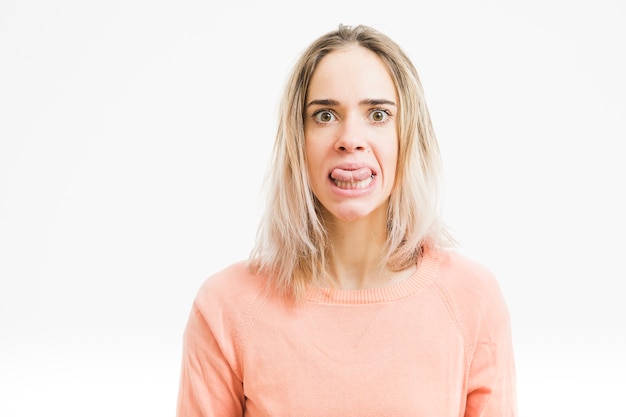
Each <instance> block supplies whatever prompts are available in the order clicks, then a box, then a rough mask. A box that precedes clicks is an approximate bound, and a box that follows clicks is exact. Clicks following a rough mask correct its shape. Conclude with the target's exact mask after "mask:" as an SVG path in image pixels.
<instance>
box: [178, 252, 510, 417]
mask: <svg viewBox="0 0 626 417" xmlns="http://www.w3.org/2000/svg"><path fill="white" fill-rule="evenodd" d="M267 288H268V285H267V278H266V277H264V276H258V275H253V274H251V273H250V272H249V271H248V270H247V268H246V266H245V263H244V262H240V263H236V264H234V265H231V266H229V267H227V268H226V269H225V270H223V271H221V272H218V273H216V274H214V275H213V276H211V277H210V278H208V279H207V280H206V281H205V282H204V283H203V285H202V286H201V288H200V290H199V291H198V294H197V296H196V299H195V301H194V303H193V307H192V311H191V314H190V317H189V321H188V323H187V326H186V329H185V332H184V345H183V346H184V348H183V361H182V362H183V363H182V372H181V380H180V388H179V396H178V407H177V408H178V409H177V415H178V417H195V416H211V417H235V416H237V417H240V416H246V417H259V416H266V417H309V416H310V417H327V416H328V417H342V416H350V417H355V416H358V417H408V416H424V417H448V416H449V417H453V416H466V417H478V416H482V417H513V416H516V415H517V411H516V396H515V369H514V359H513V352H512V341H511V332H510V324H509V323H510V322H509V314H508V309H507V306H506V304H505V302H504V299H503V297H502V294H501V292H500V289H499V286H498V284H497V282H496V280H495V278H494V277H493V275H492V274H491V273H490V272H489V271H488V270H486V269H485V268H484V267H482V266H481V265H479V264H477V263H475V262H473V261H470V260H469V259H467V258H466V257H464V256H462V255H460V254H459V253H457V252H456V251H452V250H441V249H427V250H426V251H425V253H424V257H423V258H422V260H421V261H420V263H419V267H418V268H417V270H416V271H415V273H414V274H413V275H412V276H411V277H409V278H407V279H405V280H403V281H401V282H399V283H396V284H391V285H388V286H385V287H380V288H373V289H364V290H337V289H329V288H319V287H310V288H308V290H307V293H306V298H305V300H303V301H301V302H296V301H294V300H293V299H292V298H291V297H289V296H281V295H278V294H276V293H272V292H270V291H268V290H267Z"/></svg>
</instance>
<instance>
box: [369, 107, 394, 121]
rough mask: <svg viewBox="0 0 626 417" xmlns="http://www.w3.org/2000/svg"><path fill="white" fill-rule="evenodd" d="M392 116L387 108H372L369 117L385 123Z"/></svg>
mask: <svg viewBox="0 0 626 417" xmlns="http://www.w3.org/2000/svg"><path fill="white" fill-rule="evenodd" d="M390 116H391V115H390V114H389V112H388V111H387V110H383V109H375V110H372V112H371V113H370V116H369V117H370V120H372V121H373V122H375V123H385V122H387V120H389V117H390Z"/></svg>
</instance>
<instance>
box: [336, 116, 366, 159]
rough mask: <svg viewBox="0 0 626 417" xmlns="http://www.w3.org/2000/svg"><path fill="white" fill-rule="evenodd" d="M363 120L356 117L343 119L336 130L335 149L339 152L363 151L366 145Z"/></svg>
mask: <svg viewBox="0 0 626 417" xmlns="http://www.w3.org/2000/svg"><path fill="white" fill-rule="evenodd" d="M365 134H366V133H365V129H364V126H363V122H362V121H360V120H358V118H355V117H351V118H347V119H345V120H344V121H343V122H342V123H341V126H340V128H339V129H338V131H337V138H336V142H335V149H336V150H337V151H340V152H356V151H364V150H365V149H366V147H367V143H366V140H365Z"/></svg>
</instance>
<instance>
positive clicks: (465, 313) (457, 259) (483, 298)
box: [434, 249, 509, 333]
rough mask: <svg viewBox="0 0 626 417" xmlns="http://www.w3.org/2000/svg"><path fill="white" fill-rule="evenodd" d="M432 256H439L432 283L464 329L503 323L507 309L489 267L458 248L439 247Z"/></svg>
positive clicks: (507, 313)
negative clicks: (437, 269) (436, 270)
mask: <svg viewBox="0 0 626 417" xmlns="http://www.w3.org/2000/svg"><path fill="white" fill-rule="evenodd" d="M435 256H437V257H438V258H439V271H438V272H439V273H438V276H437V278H436V279H435V281H434V285H435V286H436V287H437V288H438V290H439V292H440V294H441V296H442V298H443V299H444V300H445V302H446V304H447V305H448V308H449V309H450V311H451V313H452V314H453V315H454V316H455V317H456V320H457V322H458V323H459V324H460V325H461V326H462V327H463V328H464V329H465V331H467V332H469V333H473V332H475V331H478V328H479V327H482V326H485V325H486V326H492V325H497V326H500V325H506V323H507V322H508V320H509V312H508V308H507V305H506V302H505V300H504V297H503V294H502V292H501V289H500V285H499V283H498V280H497V278H496V277H495V276H494V274H493V273H492V272H491V270H489V269H488V268H487V267H486V266H484V265H482V264H480V263H478V262H476V261H474V260H472V259H470V258H468V257H467V256H465V255H463V254H461V253H460V252H458V251H457V250H453V249H443V250H442V249H438V250H436V254H435Z"/></svg>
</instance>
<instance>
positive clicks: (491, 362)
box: [465, 282, 517, 417]
mask: <svg viewBox="0 0 626 417" xmlns="http://www.w3.org/2000/svg"><path fill="white" fill-rule="evenodd" d="M491 289H492V291H489V292H488V293H489V297H488V300H489V301H488V303H487V305H486V306H485V307H484V310H483V314H482V320H480V325H479V328H478V329H477V330H478V333H477V335H476V344H475V347H474V353H473V355H472V358H471V363H470V368H469V379H468V386H467V402H466V408H465V417H515V416H517V404H516V402H517V401H516V394H515V391H516V390H515V365H514V358H513V347H512V339H511V326H510V318H509V313H508V309H507V307H506V305H505V302H504V299H503V296H502V294H501V293H500V290H499V288H498V287H497V284H495V282H494V286H493V287H492V288H491Z"/></svg>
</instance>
